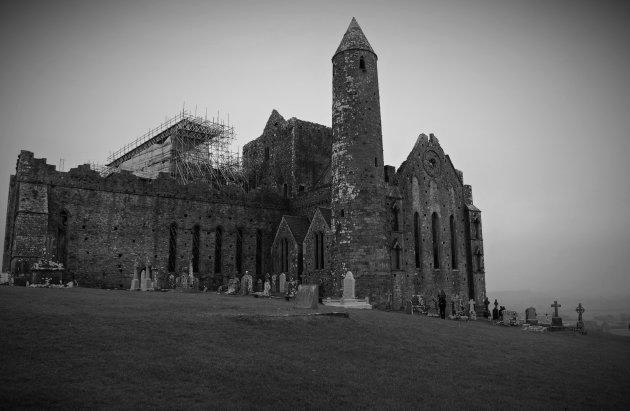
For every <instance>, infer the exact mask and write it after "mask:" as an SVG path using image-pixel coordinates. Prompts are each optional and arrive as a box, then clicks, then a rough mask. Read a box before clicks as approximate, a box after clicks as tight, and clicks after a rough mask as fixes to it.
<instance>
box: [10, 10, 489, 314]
mask: <svg viewBox="0 0 630 411" xmlns="http://www.w3.org/2000/svg"><path fill="white" fill-rule="evenodd" d="M332 65H333V104H332V128H330V127H326V126H323V125H319V124H315V123H310V122H306V121H303V120H298V119H295V118H291V119H289V120H285V119H284V118H283V117H282V116H281V115H280V114H279V113H278V112H277V111H275V110H273V112H272V113H271V116H270V117H269V120H268V121H267V124H266V126H265V127H264V130H263V133H262V135H261V136H260V137H258V138H257V139H254V140H253V141H251V142H249V143H248V144H246V145H245V146H244V148H243V169H244V171H245V173H246V177H247V178H246V180H247V181H248V182H249V184H248V185H247V186H246V187H238V186H234V185H226V186H225V187H223V188H222V189H221V190H218V189H217V187H212V186H211V185H209V184H205V183H190V184H182V183H178V182H177V181H175V180H174V179H172V178H171V177H170V176H169V175H168V174H164V173H161V174H158V175H157V177H156V178H153V179H148V178H140V177H137V176H134V175H132V174H131V173H129V172H121V173H117V174H111V175H109V176H107V177H102V176H101V175H100V174H99V173H97V172H96V171H93V170H91V169H90V168H89V166H79V167H78V168H75V169H72V170H70V171H69V172H59V171H56V170H55V167H54V166H51V165H48V164H46V161H45V159H37V158H35V157H34V156H33V153H31V152H28V151H22V152H21V153H20V155H19V158H18V163H17V168H16V174H15V175H14V176H11V181H10V190H9V201H8V209H7V220H6V227H7V229H6V238H5V248H4V259H3V270H7V271H9V270H10V271H11V272H13V273H14V274H15V275H16V278H17V279H18V280H21V281H23V282H25V281H27V280H28V278H31V277H29V275H31V272H30V267H31V266H32V264H33V263H34V262H35V261H37V259H38V258H39V257H40V256H41V255H42V252H43V251H44V250H47V251H48V252H49V253H52V254H53V255H55V256H56V259H57V260H58V261H59V262H62V263H63V264H64V266H65V267H66V274H64V275H65V278H74V279H76V280H77V281H79V283H80V284H81V285H87V286H101V287H121V288H129V286H130V283H131V280H132V276H133V272H134V265H135V264H137V265H139V266H149V267H150V268H151V271H152V272H155V271H157V273H158V275H157V277H158V280H159V281H160V282H161V283H162V284H166V283H167V282H168V281H167V277H168V276H169V275H170V274H175V275H177V274H179V273H181V272H182V271H183V270H187V269H188V266H189V264H192V266H193V269H194V272H195V273H196V276H197V277H198V278H200V284H201V285H202V286H208V287H214V286H216V285H218V284H225V283H226V282H227V279H228V278H229V277H230V276H232V275H235V276H238V277H240V276H242V275H243V274H244V273H245V271H249V272H250V273H251V274H252V275H253V276H254V281H255V282H256V281H257V280H258V279H262V278H264V276H265V274H266V273H269V274H274V273H275V274H280V273H281V272H284V273H286V274H287V277H290V276H293V277H295V278H298V279H299V281H300V282H304V283H312V284H319V285H320V286H321V287H322V288H323V290H324V295H325V296H341V295H342V287H343V276H344V275H345V273H346V272H348V271H351V272H352V273H353V275H354V277H355V279H356V284H355V288H356V295H357V297H359V298H362V297H369V298H370V302H371V303H372V304H373V305H375V306H377V307H391V308H393V309H400V308H402V307H403V306H404V305H405V303H406V302H407V301H409V300H410V299H411V296H412V295H414V294H422V295H424V296H425V298H426V299H428V300H430V299H431V297H433V296H435V295H437V294H438V293H439V292H441V291H444V292H445V293H446V295H447V299H448V300H449V302H448V303H449V304H450V299H451V298H452V297H454V296H455V295H456V294H459V296H460V297H461V298H463V299H464V300H466V299H469V298H473V299H475V301H476V302H477V304H478V306H481V302H482V301H483V298H484V297H485V269H484V250H483V236H482V228H481V212H480V210H479V209H478V208H477V207H476V206H475V205H474V204H473V201H472V188H471V187H470V186H469V185H465V184H464V181H463V173H462V172H461V171H459V170H457V169H455V167H454V166H453V164H452V163H451V160H450V158H449V156H448V155H446V154H445V153H444V152H443V150H442V148H441V147H440V144H439V141H438V139H437V138H436V137H435V136H433V135H430V136H426V135H424V134H421V135H420V136H419V137H418V138H417V141H416V143H415V145H414V147H413V149H412V150H411V153H410V154H409V156H408V157H407V159H406V160H405V162H403V164H402V165H401V166H400V168H399V169H398V170H396V169H395V168H394V167H392V166H388V165H385V164H384V162H383V142H382V132H381V119H380V98H379V89H378V74H377V56H376V53H374V51H373V50H372V47H371V46H370V44H369V42H368V41H367V39H366V38H365V36H364V34H363V32H362V30H361V28H360V27H359V25H358V24H357V23H356V21H355V20H354V19H353V21H352V22H351V24H350V26H349V28H348V30H347V32H346V34H345V35H344V37H343V39H342V41H341V44H340V45H339V47H338V49H337V51H336V52H335V54H334V56H333V58H332Z"/></svg>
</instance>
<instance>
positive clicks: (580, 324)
mask: <svg viewBox="0 0 630 411" xmlns="http://www.w3.org/2000/svg"><path fill="white" fill-rule="evenodd" d="M575 311H576V312H577V313H578V321H577V323H576V324H575V326H576V328H577V329H578V330H583V329H584V321H582V314H584V311H586V310H585V309H584V307H582V303H579V304H578V306H577V308H576V309H575Z"/></svg>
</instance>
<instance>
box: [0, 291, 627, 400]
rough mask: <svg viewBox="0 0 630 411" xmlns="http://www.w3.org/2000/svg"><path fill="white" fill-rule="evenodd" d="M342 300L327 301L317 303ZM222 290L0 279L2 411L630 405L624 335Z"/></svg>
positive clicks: (0, 397)
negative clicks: (338, 306)
mask: <svg viewBox="0 0 630 411" xmlns="http://www.w3.org/2000/svg"><path fill="white" fill-rule="evenodd" d="M323 311H333V310H332V309H330V308H326V307H321V308H320V310H319V312H323ZM303 312H306V311H305V310H295V309H294V308H293V304H292V303H289V302H286V301H284V300H280V299H258V298H253V297H229V296H222V295H217V294H215V293H198V294H189V293H175V292H169V293H158V292H153V293H152V292H145V293H142V292H129V291H108V290H98V289H86V288H71V289H31V288H24V287H0V367H1V368H0V370H1V371H0V409H29V408H30V409H108V410H109V409H225V408H232V409H233V408H238V409H267V408H268V409H305V408H306V409H381V410H383V409H428V408H448V409H493V410H496V409H541V408H542V409H550V408H552V409H560V408H569V409H582V408H587V409H588V408H597V409H600V408H601V409H615V408H616V409H622V408H626V407H627V404H629V403H630V385H629V383H630V339H629V338H624V337H616V336H612V335H608V336H606V335H603V334H594V333H590V334H588V335H578V334H573V333H570V332H558V333H530V332H524V331H521V330H520V329H517V328H504V327H497V326H491V325H490V324H489V323H487V322H485V321H477V322H468V323H463V322H454V321H448V320H439V319H434V318H426V317H421V316H417V315H416V316H413V317H412V316H409V315H405V314H401V313H393V312H381V311H363V310H356V311H350V317H349V318H341V317H325V316H317V317H313V316H295V315H292V314H299V313H303Z"/></svg>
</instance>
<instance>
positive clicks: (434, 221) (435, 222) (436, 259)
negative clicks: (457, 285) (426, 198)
mask: <svg viewBox="0 0 630 411" xmlns="http://www.w3.org/2000/svg"><path fill="white" fill-rule="evenodd" d="M431 228H432V232H433V268H436V269H439V268H440V218H439V217H438V215H437V213H433V215H432V216H431Z"/></svg>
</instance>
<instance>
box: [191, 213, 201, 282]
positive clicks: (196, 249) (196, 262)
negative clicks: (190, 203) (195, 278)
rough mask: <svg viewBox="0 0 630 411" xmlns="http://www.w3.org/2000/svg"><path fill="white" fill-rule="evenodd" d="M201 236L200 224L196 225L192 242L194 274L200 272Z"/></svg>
mask: <svg viewBox="0 0 630 411" xmlns="http://www.w3.org/2000/svg"><path fill="white" fill-rule="evenodd" d="M200 234H201V228H200V227H199V224H196V225H195V227H194V229H193V240H192V265H193V272H195V273H198V272H199V237H200Z"/></svg>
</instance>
